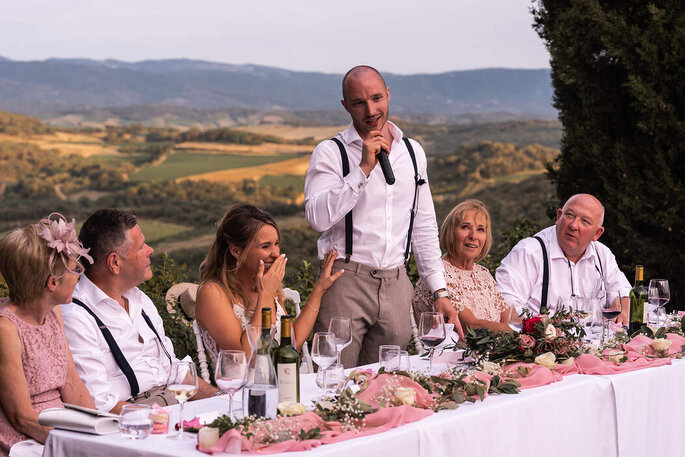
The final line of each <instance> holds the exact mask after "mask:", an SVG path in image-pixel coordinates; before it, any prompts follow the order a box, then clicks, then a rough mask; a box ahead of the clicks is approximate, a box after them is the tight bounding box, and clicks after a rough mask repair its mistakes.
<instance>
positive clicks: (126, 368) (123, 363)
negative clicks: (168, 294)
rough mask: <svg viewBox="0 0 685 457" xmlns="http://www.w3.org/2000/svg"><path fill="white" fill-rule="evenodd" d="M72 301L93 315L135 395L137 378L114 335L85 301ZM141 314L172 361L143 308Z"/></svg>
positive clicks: (137, 390) (137, 387)
mask: <svg viewBox="0 0 685 457" xmlns="http://www.w3.org/2000/svg"><path fill="white" fill-rule="evenodd" d="M72 301H73V302H74V303H76V304H77V305H78V306H80V307H81V308H83V309H85V310H86V311H87V312H88V314H90V315H91V316H93V319H95V323H96V324H97V325H98V328H99V329H100V331H101V332H102V336H103V337H104V338H105V341H106V342H107V346H109V349H110V350H111V351H112V356H113V357H114V360H115V361H116V362H117V365H118V366H119V369H120V370H121V372H122V373H124V376H126V380H127V381H128V384H129V385H130V386H131V396H132V397H135V396H136V395H138V393H140V387H139V386H138V379H137V378H136V375H135V373H134V372H133V368H131V365H130V364H129V363H128V361H127V360H126V357H124V354H123V353H122V352H121V349H120V348H119V345H118V344H117V342H116V340H115V339H114V336H112V332H110V331H109V329H108V328H107V326H106V325H105V324H104V322H102V320H100V318H99V317H97V315H96V314H95V313H94V312H93V310H91V309H90V308H89V307H88V306H86V304H85V303H83V302H82V301H81V300H79V299H77V298H72ZM141 314H142V315H143V319H145V323H147V325H148V327H150V329H151V330H152V331H153V332H154V334H155V336H156V337H157V339H158V340H159V344H160V345H161V346H162V349H163V350H164V353H165V354H166V356H167V357H168V358H169V362H172V359H171V355H170V354H169V351H167V349H166V347H164V343H162V339H161V338H160V337H159V333H157V330H155V327H154V325H152V321H151V320H150V317H148V315H147V314H146V313H145V311H144V310H141Z"/></svg>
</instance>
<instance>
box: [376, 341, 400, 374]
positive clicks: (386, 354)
mask: <svg viewBox="0 0 685 457" xmlns="http://www.w3.org/2000/svg"><path fill="white" fill-rule="evenodd" d="M378 365H379V368H380V367H384V368H385V371H397V370H399V369H400V347H399V346H398V345H396V344H381V345H380V346H379V347H378Z"/></svg>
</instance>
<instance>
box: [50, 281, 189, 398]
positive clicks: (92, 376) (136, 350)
mask: <svg viewBox="0 0 685 457" xmlns="http://www.w3.org/2000/svg"><path fill="white" fill-rule="evenodd" d="M73 296H74V298H77V299H79V300H80V301H82V302H83V303H85V304H86V305H87V306H88V307H89V308H90V309H91V310H92V311H93V312H94V313H95V314H96V315H97V316H98V317H99V318H100V319H101V320H102V322H103V323H104V324H105V325H106V326H107V328H108V329H109V331H110V332H111V333H112V336H113V337H114V339H115V340H116V342H117V344H118V345H119V348H120V349H121V352H122V353H123V354H124V357H126V360H127V361H128V363H129V365H131V368H132V369H133V372H134V373H135V375H136V378H137V380H138V386H139V389H140V392H145V391H147V390H150V389H152V388H153V387H157V386H165V385H166V384H167V382H168V378H169V372H170V368H171V364H170V362H169V358H168V357H167V356H166V354H165V352H164V350H163V349H162V347H161V346H160V344H159V342H158V340H157V337H156V336H155V334H154V333H153V331H152V329H150V327H149V326H148V325H147V323H146V322H145V320H144V319H143V316H142V314H141V310H145V313H146V314H147V315H148V317H149V318H150V321H151V322H152V324H153V326H154V327H155V329H156V330H157V333H159V336H160V338H161V339H162V341H163V344H164V346H165V347H166V349H167V351H168V352H169V354H170V355H171V357H172V360H173V361H176V360H177V359H176V357H175V355H174V347H173V345H172V343H171V340H170V339H169V338H167V337H166V336H165V334H164V326H163V325H162V319H161V317H160V316H159V313H158V312H157V308H156V307H155V305H154V304H153V303H152V300H150V298H149V297H148V296H147V295H145V294H144V293H143V292H142V291H141V290H140V289H138V288H137V287H134V288H132V289H130V290H129V291H127V292H126V293H124V294H123V296H124V297H125V298H126V299H128V306H129V314H126V311H125V310H124V308H122V306H121V305H120V304H119V302H117V301H116V300H114V299H113V298H111V297H109V296H108V295H107V294H105V293H104V292H103V291H102V290H100V288H99V287H98V286H96V285H95V284H93V282H92V281H90V280H89V279H88V278H87V277H86V275H83V276H82V277H81V279H80V281H79V283H78V284H77V285H76V288H75V289H74V294H73ZM62 314H63V315H64V330H65V332H66V334H67V341H68V343H69V348H70V349H71V353H72V356H73V358H74V364H75V365H76V370H77V371H78V374H79V376H80V377H81V379H82V380H83V382H84V384H85V385H86V388H87V389H88V391H89V392H90V396H91V397H92V398H93V403H95V407H96V408H97V409H98V410H100V411H110V410H111V409H112V408H113V407H114V406H115V405H116V404H117V403H118V402H120V401H126V400H128V399H129V398H130V397H131V387H130V385H129V383H128V380H127V379H126V376H124V374H123V372H122V371H121V370H120V369H119V366H118V365H117V363H116V361H115V360H114V357H113V356H112V353H111V351H110V349H109V346H108V345H107V342H106V341H105V338H104V336H102V332H101V331H100V329H99V328H98V325H97V323H96V322H95V319H93V317H92V316H91V315H90V314H88V312H87V311H86V310H84V309H83V308H82V307H80V306H79V305H76V304H74V303H70V304H68V305H62ZM187 359H188V360H190V358H189V357H187Z"/></svg>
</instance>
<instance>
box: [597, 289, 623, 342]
mask: <svg viewBox="0 0 685 457" xmlns="http://www.w3.org/2000/svg"><path fill="white" fill-rule="evenodd" d="M622 310H623V300H622V299H621V294H620V293H619V294H618V296H617V297H616V298H614V299H613V300H605V301H604V303H602V320H603V323H604V326H603V328H602V343H604V342H605V341H606V340H609V339H611V337H612V336H613V335H612V333H611V329H610V328H609V322H610V321H612V320H614V319H616V318H617V317H618V315H619V314H621V311H622Z"/></svg>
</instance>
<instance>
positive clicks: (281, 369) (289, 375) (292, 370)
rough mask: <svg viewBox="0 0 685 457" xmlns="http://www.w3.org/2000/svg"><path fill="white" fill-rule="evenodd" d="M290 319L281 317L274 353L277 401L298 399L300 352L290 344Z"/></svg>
mask: <svg viewBox="0 0 685 457" xmlns="http://www.w3.org/2000/svg"><path fill="white" fill-rule="evenodd" d="M291 334H292V320H291V318H290V316H283V317H282V318H281V344H280V345H279V346H278V349H276V352H275V353H274V365H275V366H276V378H277V381H278V402H279V403H281V402H284V401H292V402H299V401H300V354H299V353H298V352H297V350H296V349H295V348H294V347H293V345H292V339H291Z"/></svg>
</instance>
